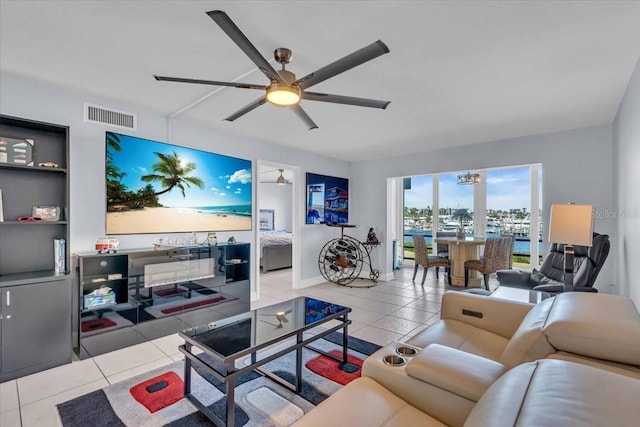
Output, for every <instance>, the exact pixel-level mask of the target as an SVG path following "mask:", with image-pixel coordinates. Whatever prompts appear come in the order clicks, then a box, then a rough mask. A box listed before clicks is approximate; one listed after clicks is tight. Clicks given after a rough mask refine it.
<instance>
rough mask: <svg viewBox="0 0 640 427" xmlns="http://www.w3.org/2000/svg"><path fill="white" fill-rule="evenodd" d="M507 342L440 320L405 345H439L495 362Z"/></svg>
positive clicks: (463, 324) (469, 326) (479, 331)
mask: <svg viewBox="0 0 640 427" xmlns="http://www.w3.org/2000/svg"><path fill="white" fill-rule="evenodd" d="M482 298H486V297H482ZM508 342H509V340H508V339H507V338H505V337H502V336H500V335H497V334H494V333H492V332H489V331H486V330H484V329H480V328H478V327H476V326H472V325H469V324H467V323H464V322H460V321H458V320H450V319H442V320H440V321H438V322H437V323H434V324H433V325H431V326H429V327H428V328H427V329H424V330H423V331H421V332H419V333H418V334H416V335H415V336H413V337H412V338H410V339H409V340H407V344H411V345H413V346H416V347H420V348H425V347H426V346H428V345H429V344H441V345H444V346H447V347H452V348H457V349H459V350H462V351H466V352H467V353H472V354H476V355H478V356H482V357H486V358H488V359H491V360H496V361H497V360H499V359H500V356H501V355H502V354H503V353H504V349H505V347H506V346H507V344H508Z"/></svg>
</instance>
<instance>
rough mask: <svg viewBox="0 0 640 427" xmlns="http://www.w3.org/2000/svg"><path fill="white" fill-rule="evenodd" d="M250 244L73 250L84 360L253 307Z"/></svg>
mask: <svg viewBox="0 0 640 427" xmlns="http://www.w3.org/2000/svg"><path fill="white" fill-rule="evenodd" d="M250 254H251V250H250V245H249V244H248V243H235V244H218V245H212V246H209V245H193V246H171V247H167V246H163V247H160V248H156V249H151V248H145V249H129V250H119V251H118V252H117V253H108V254H98V253H96V252H85V253H80V254H74V263H75V266H76V271H77V277H78V280H77V289H76V292H75V295H76V298H75V301H74V302H75V305H76V307H77V310H76V316H75V317H76V318H75V319H74V328H73V329H74V344H75V346H74V347H75V350H76V352H77V354H78V356H79V357H80V358H86V357H93V356H96V355H98V354H102V353H106V352H109V351H113V350H116V349H119V348H124V347H128V346H131V345H134V344H139V343H142V342H145V341H148V340H152V339H156V338H159V337H162V336H165V335H170V334H172V333H176V332H179V331H181V330H184V329H186V328H189V327H192V326H195V325H199V324H202V323H208V322H212V321H216V320H218V319H222V318H225V317H228V316H230V315H234V314H239V313H245V312H247V311H249V310H250V308H251V307H250V305H251V301H250Z"/></svg>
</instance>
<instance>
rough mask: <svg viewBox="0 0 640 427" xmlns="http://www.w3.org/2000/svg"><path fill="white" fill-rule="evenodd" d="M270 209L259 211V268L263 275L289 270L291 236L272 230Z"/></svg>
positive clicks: (287, 233) (271, 211)
mask: <svg viewBox="0 0 640 427" xmlns="http://www.w3.org/2000/svg"><path fill="white" fill-rule="evenodd" d="M273 216H274V212H273V210H272V209H260V268H261V269H262V272H263V273H266V272H268V271H271V270H277V269H280V268H291V243H292V234H291V233H290V232H288V231H276V230H274V229H273V227H274V223H273Z"/></svg>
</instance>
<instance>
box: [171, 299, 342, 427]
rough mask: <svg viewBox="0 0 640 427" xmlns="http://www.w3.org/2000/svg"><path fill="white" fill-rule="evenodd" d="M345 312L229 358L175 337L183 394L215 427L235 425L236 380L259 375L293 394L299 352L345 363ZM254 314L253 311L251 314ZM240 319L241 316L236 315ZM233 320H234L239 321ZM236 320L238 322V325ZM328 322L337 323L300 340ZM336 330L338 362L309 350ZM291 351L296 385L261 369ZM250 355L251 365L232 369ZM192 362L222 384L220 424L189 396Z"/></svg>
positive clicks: (297, 388)
mask: <svg viewBox="0 0 640 427" xmlns="http://www.w3.org/2000/svg"><path fill="white" fill-rule="evenodd" d="M344 308H345V310H342V311H339V312H337V313H335V314H331V315H327V316H326V317H325V318H322V319H319V320H317V321H315V322H313V323H311V324H309V325H304V326H303V327H301V328H299V329H296V330H293V331H290V332H289V333H287V334H284V335H281V336H278V337H275V338H273V339H271V340H269V341H266V342H264V343H262V344H260V345H256V346H252V347H250V348H247V349H245V350H242V351H239V352H237V353H234V354H232V355H229V356H223V355H221V354H219V353H217V352H215V351H213V350H212V349H211V348H209V347H207V346H206V345H204V344H202V343H200V342H198V341H196V340H194V339H192V338H191V337H189V336H187V335H185V334H183V333H182V332H181V333H180V334H179V335H180V337H181V338H183V339H184V340H185V343H184V344H183V345H180V346H179V347H178V349H179V350H180V352H182V354H184V356H185V359H184V394H185V397H186V398H187V399H189V401H191V402H192V403H193V404H194V405H195V406H196V407H197V408H198V409H199V410H200V411H201V412H202V413H203V414H204V415H205V416H206V417H207V418H208V419H209V420H211V422H213V423H214V424H215V425H216V426H233V425H234V423H235V384H236V380H237V378H238V377H240V376H241V375H244V374H246V373H248V372H250V371H258V372H259V373H260V374H262V375H264V376H266V377H268V378H270V379H271V380H273V381H275V382H277V383H279V384H281V385H283V386H284V387H287V388H289V389H290V390H292V391H294V392H295V393H299V392H300V390H301V388H302V349H303V348H307V349H309V350H312V351H314V352H316V353H319V354H322V355H324V356H327V357H330V358H332V359H334V360H337V361H339V362H341V363H347V360H348V359H347V342H348V333H347V328H348V326H349V325H350V324H351V320H349V318H348V315H349V312H351V308H349V307H344ZM253 311H255V310H253ZM240 316H241V315H240ZM240 316H234V317H240ZM240 320H241V319H239V320H238V321H240ZM331 320H338V321H341V323H339V324H338V325H336V326H333V327H331V328H329V329H327V330H325V331H322V332H319V333H317V334H314V335H313V336H311V337H309V338H306V339H305V338H304V336H303V334H304V332H306V331H308V330H309V329H312V328H315V327H316V326H319V325H322V324H324V323H326V322H329V321H331ZM339 329H342V334H343V338H342V358H340V357H336V356H334V355H333V354H330V353H327V352H325V351H323V350H320V349H318V348H315V347H312V346H310V345H309V344H310V343H312V342H313V341H316V340H319V339H320V338H323V337H325V336H326V335H328V334H330V333H332V332H335V331H337V330H339ZM291 337H295V338H296V342H295V343H292V344H291V345H289V346H287V347H286V348H284V349H282V350H280V351H278V352H277V353H274V354H270V355H269V356H266V357H264V358H263V359H260V360H258V354H257V353H258V351H260V350H263V349H266V348H268V347H270V346H272V345H274V344H278V343H281V342H283V341H285V340H287V339H289V338H291ZM193 347H196V348H198V349H200V350H202V351H203V352H204V353H206V354H207V355H209V356H211V357H212V358H213V359H214V360H216V361H218V362H221V363H222V364H223V365H224V366H225V368H226V370H227V372H226V373H224V372H219V371H218V370H217V369H216V367H214V366H211V365H210V364H209V363H207V362H206V361H205V360H203V359H202V358H201V357H200V356H199V355H197V354H194V353H193V351H192V349H193ZM293 350H295V352H296V374H295V378H296V383H295V384H292V383H290V382H288V381H287V380H285V379H284V378H281V377H279V376H277V375H276V374H274V373H272V372H270V371H268V370H267V369H265V368H264V367H262V365H264V364H265V363H268V362H270V361H272V360H274V359H277V358H279V357H281V356H284V355H285V354H287V353H289V352H291V351H293ZM247 355H250V357H251V363H250V364H248V365H246V366H243V367H241V368H238V367H236V361H237V360H238V359H240V358H242V357H244V356H247ZM192 360H196V361H198V362H200V363H201V364H202V365H203V366H204V367H205V369H206V370H208V371H209V372H210V373H211V374H212V375H213V376H214V377H215V378H216V379H218V380H219V381H221V382H223V383H225V389H226V393H225V394H226V397H227V402H226V417H225V418H226V419H225V420H223V419H221V418H219V417H218V416H217V415H216V414H214V413H213V412H212V411H211V410H210V409H209V408H207V406H206V405H204V404H203V403H202V402H200V400H198V398H197V397H196V396H194V395H193V394H192V393H191V362H192Z"/></svg>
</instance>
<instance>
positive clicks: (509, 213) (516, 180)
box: [486, 166, 541, 269]
mask: <svg viewBox="0 0 640 427" xmlns="http://www.w3.org/2000/svg"><path fill="white" fill-rule="evenodd" d="M486 221H487V237H497V236H499V235H501V234H513V235H514V236H515V237H516V242H515V245H514V248H513V255H514V257H513V262H514V268H523V269H529V268H531V260H530V257H529V255H530V253H531V247H530V243H531V231H530V230H531V167H529V166H524V167H517V168H507V169H492V170H487V212H486ZM534 244H535V240H534ZM540 251H541V250H540Z"/></svg>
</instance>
